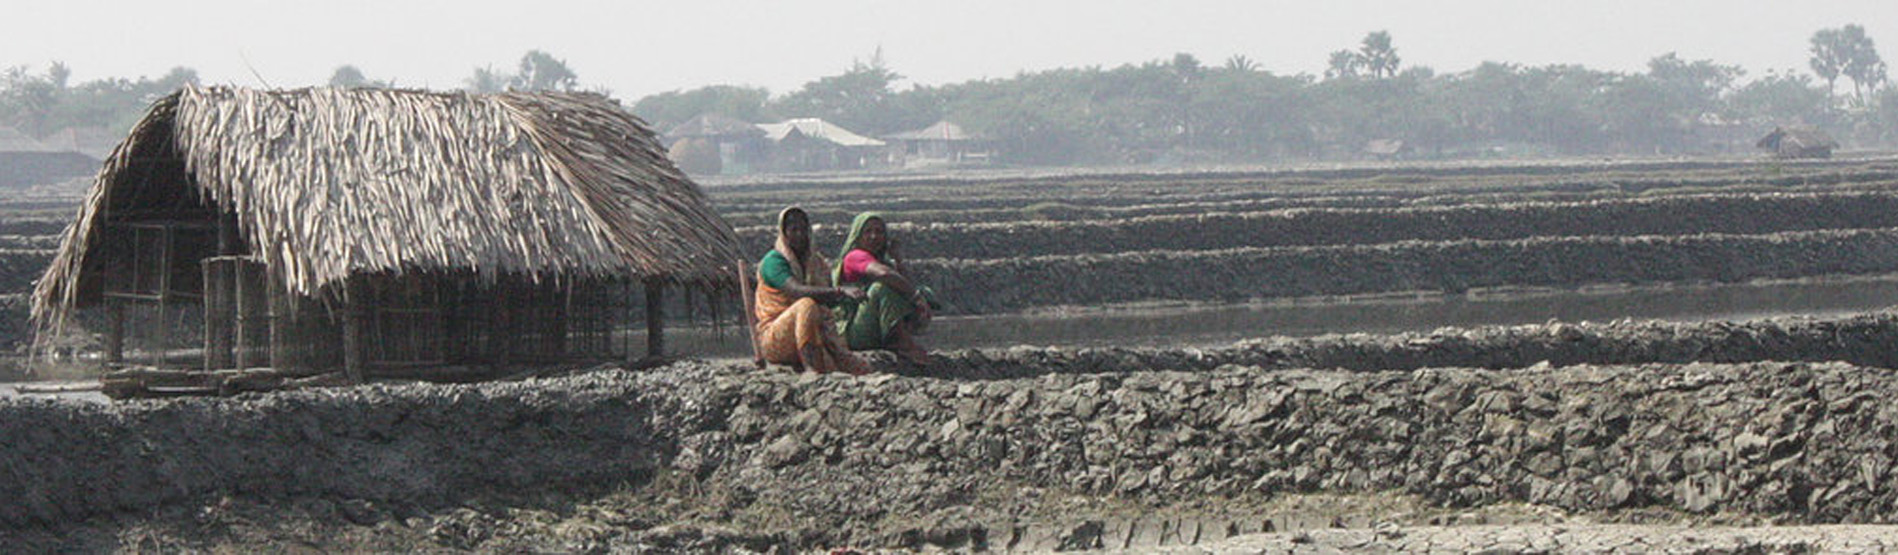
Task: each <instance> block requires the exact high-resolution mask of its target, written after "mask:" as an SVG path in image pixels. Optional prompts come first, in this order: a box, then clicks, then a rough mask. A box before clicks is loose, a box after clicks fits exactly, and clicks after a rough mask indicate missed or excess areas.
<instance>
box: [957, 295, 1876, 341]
mask: <svg viewBox="0 0 1898 555" xmlns="http://www.w3.org/2000/svg"><path fill="white" fill-rule="evenodd" d="M1892 305H1898V278H1884V279H1854V280H1845V281H1826V282H1818V281H1804V282H1786V283H1771V284H1753V285H1721V286H1702V287H1668V288H1640V289H1619V290H1592V291H1544V292H1535V293H1520V294H1512V295H1490V296H1477V295H1469V296H1464V295H1456V296H1451V295H1435V296H1423V297H1414V298H1402V299H1391V298H1384V299H1371V300H1357V301H1352V300H1342V301H1332V302H1325V303H1317V302H1301V303H1268V304H1255V305H1243V306H1224V307H1197V308H1165V309H1147V310H1134V309H1127V310H1104V311H1098V312H1089V313H1083V314H1076V315H1009V316H990V317H979V318H978V317H955V318H945V319H943V320H941V321H938V322H937V323H936V324H935V326H934V330H933V333H932V334H931V336H930V338H929V343H930V345H931V346H932V347H936V348H946V349H955V348H969V347H995V346H1004V345H1020V344H1029V345H1075V346H1081V345H1085V346H1109V345H1120V346H1159V345H1202V346H1203V345H1215V344H1225V343H1230V342H1232V341H1237V340H1240V339H1246V338H1252V337H1266V336H1274V335H1282V336H1313V335H1322V334H1327V333H1352V332H1366V333H1398V332H1406V331H1429V330H1432V329H1436V328H1439V327H1443V326H1455V327H1474V326H1486V325H1517V324H1531V323H1541V322H1546V321H1548V320H1551V319H1555V320H1561V321H1564V322H1580V321H1584V320H1588V321H1596V322H1603V321H1609V320H1615V319H1620V318H1634V319H1658V320H1672V321H1681V322H1694V321H1705V320H1748V319H1755V318H1764V317H1769V316H1785V315H1795V314H1798V315H1808V316H1837V315H1842V314H1850V313H1856V312H1864V311H1869V310H1877V309H1880V308H1884V307H1887V306H1892Z"/></svg>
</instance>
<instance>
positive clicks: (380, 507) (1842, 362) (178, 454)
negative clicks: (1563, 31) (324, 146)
mask: <svg viewBox="0 0 1898 555" xmlns="http://www.w3.org/2000/svg"><path fill="white" fill-rule="evenodd" d="M1895 336H1898V318H1895V317H1894V316H1893V315H1889V314H1876V315H1866V316H1859V317H1853V318H1845V319H1834V320H1810V319H1796V320H1772V321H1759V322H1748V323H1709V324H1698V325H1673V324H1659V323H1615V324H1607V325H1590V326H1577V325H1570V324H1551V325H1544V326H1524V327H1511V328H1485V329H1476V330H1451V329H1446V330H1441V331H1439V332H1436V333H1431V334H1412V335H1397V336H1370V335H1352V336H1334V337H1324V338H1316V339H1310V340H1284V339H1273V340H1262V341H1253V342H1246V343H1240V344H1236V345H1234V346H1231V347H1228V348H1223V349H1212V350H1204V351H1191V350H1119V349H1090V350H1060V349H1009V350H996V351H968V352H960V353H949V354H946V355H945V356H944V357H943V358H944V360H943V364H942V370H941V373H940V374H939V375H936V376H930V377H924V376H912V375H902V374H903V373H905V372H907V373H914V372H913V371H904V370H902V369H896V370H898V372H897V373H886V374H883V375H878V376H873V377H863V378H853V377H843V376H812V375H791V374H784V373H778V372H769V371H767V372H754V371H749V370H748V369H747V368H746V367H744V366H743V365H738V364H730V365H726V364H712V363H704V362H682V363H678V364H675V365H673V366H670V367H667V368H664V369H660V370H657V371H652V372H646V373H632V372H625V371H620V370H614V369H602V370H596V371H591V372H585V373H581V374H578V375H574V376H570V377H564V378H557V379H546V380H535V381H528V382H515V383H492V384H479V385H407V386H388V385H383V386H368V387H357V388H346V389H333V390H316V391H305V392H291V393H281V394H272V395H263V396H251V397H239V398H233V399H186V400H178V401H170V402H138V403H125V404H115V405H86V404H74V403H58V402H52V401H33V400H11V401H6V402H4V404H0V419H4V420H5V421H6V422H7V423H8V425H7V426H6V427H5V428H4V430H0V445H4V446H5V447H4V448H3V449H0V473H3V474H0V498H4V499H8V500H10V502H9V503H7V504H4V505H0V543H5V544H6V545H9V546H13V547H15V548H34V549H45V548H61V547H64V548H105V547H137V546H144V547H153V548H192V547H197V548H209V547H217V546H220V545H225V546H229V545H248V544H251V543H256V542H272V543H278V542H310V545H316V546H322V547H330V548H358V549H412V548H421V547H430V546H434V547H461V548H483V549H515V548H519V549H560V550H576V549H594V548H613V547H618V548H640V547H648V548H670V549H712V548H745V549H754V550H765V549H771V548H773V547H786V548H795V549H813V548H819V547H825V546H840V545H850V546H863V547H877V548H902V547H911V548H914V547H923V546H930V545H934V546H939V547H956V548H989V549H1035V550H1040V549H1057V548H1128V549H1141V548H1151V547H1161V546H1167V545H1181V544H1204V545H1206V546H1216V545H1226V544H1223V543H1219V542H1227V541H1229V538H1230V537H1234V536H1246V535H1248V534H1258V533H1265V532H1280V533H1289V534H1293V535H1292V536H1261V537H1260V538H1265V539H1257V541H1276V540H1271V539H1270V538H1275V537H1283V538H1285V541H1292V540H1293V539H1295V538H1296V532H1288V530H1297V529H1305V528H1317V529H1324V528H1330V527H1332V526H1347V527H1363V529H1364V530H1372V531H1373V533H1375V531H1376V530H1400V531H1399V532H1397V533H1403V534H1411V535H1415V536H1417V537H1426V536H1428V535H1429V534H1430V533H1431V532H1428V531H1427V530H1422V529H1410V530H1412V531H1410V532H1401V530H1402V529H1400V528H1390V526H1391V525H1411V526H1417V525H1432V524H1436V525H1445V524H1450V525H1468V524H1480V523H1484V522H1528V523H1545V524H1546V523H1548V522H1550V521H1551V520H1553V521H1554V522H1556V523H1557V524H1560V525H1564V526H1572V525H1575V523H1577V522H1586V521H1592V520H1597V519H1600V520H1609V521H1628V522H1663V523H1708V522H1738V523H1768V522H1770V523H1799V524H1838V523H1844V524H1877V523H1886V522H1890V521H1891V520H1892V519H1893V518H1898V490H1895V489H1894V488H1892V487H1891V485H1890V484H1892V481H1893V479H1894V476H1893V475H1892V474H1893V461H1894V459H1898V444H1895V443H1894V442H1895V441H1898V432H1894V430H1895V429H1898V406H1894V405H1893V404H1891V403H1889V402H1888V400H1889V399H1891V398H1892V397H1893V396H1894V395H1898V373H1894V372H1893V371H1892V370H1888V369H1887V368H1889V367H1890V366H1891V358H1892V357H1893V356H1894V355H1893V354H1892V352H1891V351H1892V350H1891V349H1890V348H1889V346H1890V345H1894V344H1898V342H1894V339H1895ZM1681 359H1687V360H1696V361H1701V362H1687V363H1682V362H1679V361H1680V360H1681ZM1459 361H1460V362H1459ZM1544 361H1547V362H1544ZM1485 367H1488V368H1485ZM1314 499H1317V500H1324V499H1332V500H1333V501H1331V502H1326V503H1321V502H1317V501H1312V500H1314ZM1327 507H1328V508H1327ZM1578 518H1579V519H1581V520H1573V519H1578ZM1379 524H1386V527H1385V528H1377V525H1379ZM1875 530H1882V529H1875ZM132 532H136V534H133V533H132ZM1347 532H1348V531H1344V532H1328V531H1322V530H1315V531H1312V532H1310V533H1308V535H1307V536H1305V538H1306V539H1307V540H1311V541H1320V540H1323V538H1327V537H1345V536H1335V535H1336V534H1345V533H1347ZM1351 533H1356V532H1351ZM1326 534H1333V536H1327V535H1326ZM1876 535H1877V534H1874V536H1876ZM1350 537H1356V536H1350ZM1577 537H1579V536H1577ZM1230 541H1236V542H1241V543H1237V544H1232V545H1239V546H1244V545H1250V544H1245V543H1243V542H1244V541H1250V540H1244V539H1232V540H1230ZM1301 541H1303V540H1301ZM1324 541H1328V540H1324ZM1367 545H1368V544H1367ZM1573 545H1577V546H1584V547H1583V548H1586V547H1585V546H1586V545H1594V544H1579V543H1577V544H1573ZM1749 545H1752V544H1749ZM1759 545H1767V544H1759ZM1773 545H1777V544H1773ZM1810 545H1815V546H1816V545H1820V544H1810ZM1841 545H1843V544H1841ZM1852 545H1867V544H1852Z"/></svg>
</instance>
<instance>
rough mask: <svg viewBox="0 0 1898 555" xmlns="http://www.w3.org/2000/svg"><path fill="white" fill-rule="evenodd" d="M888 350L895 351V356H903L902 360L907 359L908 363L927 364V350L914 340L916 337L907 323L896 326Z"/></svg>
mask: <svg viewBox="0 0 1898 555" xmlns="http://www.w3.org/2000/svg"><path fill="white" fill-rule="evenodd" d="M890 350H892V351H895V352H896V355H897V356H900V357H903V360H906V361H909V363H910V364H914V365H917V366H929V350H928V349H925V348H923V346H922V345H921V344H919V343H917V342H916V337H915V336H914V335H913V334H912V333H911V332H910V329H909V326H907V325H905V326H897V327H896V333H895V334H894V337H892V338H891V341H890Z"/></svg>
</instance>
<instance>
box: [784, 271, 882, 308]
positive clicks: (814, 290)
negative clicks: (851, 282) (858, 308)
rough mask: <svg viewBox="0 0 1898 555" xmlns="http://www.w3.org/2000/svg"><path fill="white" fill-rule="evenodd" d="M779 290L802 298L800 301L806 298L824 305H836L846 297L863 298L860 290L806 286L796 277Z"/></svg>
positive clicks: (787, 281)
mask: <svg viewBox="0 0 1898 555" xmlns="http://www.w3.org/2000/svg"><path fill="white" fill-rule="evenodd" d="M779 289H781V290H783V291H784V292H785V293H789V294H790V295H791V296H792V297H795V298H800V299H801V298H804V297H810V298H812V299H816V300H817V302H819V303H824V304H829V303H834V302H837V301H838V300H840V299H843V298H845V297H848V298H853V299H861V298H863V290H862V289H858V288H855V287H824V286H821V285H805V284H804V282H802V281H799V280H798V279H797V278H796V277H795V276H794V277H791V278H790V279H786V280H784V287H779Z"/></svg>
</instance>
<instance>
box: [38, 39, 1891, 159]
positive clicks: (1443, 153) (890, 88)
mask: <svg viewBox="0 0 1898 555" xmlns="http://www.w3.org/2000/svg"><path fill="white" fill-rule="evenodd" d="M1810 48H1811V50H1810V59H1809V62H1810V63H1809V66H1810V68H1809V69H1810V70H1811V73H1810V74H1806V73H1800V72H1793V71H1791V70H1787V71H1783V72H1768V73H1766V74H1765V75H1763V76H1761V77H1758V78H1755V79H1751V80H1745V79H1744V78H1745V77H1746V74H1745V72H1744V71H1742V70H1741V69H1740V68H1739V67H1737V66H1731V65H1723V64H1719V63H1716V62H1714V61H1712V60H1689V59H1684V58H1681V57H1680V56H1678V55H1676V54H1673V53H1668V54H1663V55H1661V56H1657V57H1655V58H1653V59H1652V60H1650V61H1649V62H1648V67H1647V70H1646V71H1645V72H1614V71H1600V70H1594V69H1589V68H1586V67H1581V66H1574V65H1549V66H1523V65H1518V64H1511V63H1501V62H1489V63H1485V64H1482V65H1480V66H1477V67H1475V68H1472V69H1470V70H1467V71H1463V72H1459V73H1449V74H1438V73H1436V72H1434V71H1432V70H1431V69H1430V68H1426V67H1420V66H1409V67H1406V66H1403V65H1402V58H1401V57H1400V56H1399V55H1398V49H1397V47H1396V46H1395V44H1394V41H1393V39H1392V37H1391V35H1390V34H1389V33H1388V32H1384V31H1377V32H1373V33H1370V34H1368V35H1367V36H1365V37H1364V38H1363V40H1362V41H1361V42H1360V44H1359V45H1358V46H1357V47H1356V48H1350V49H1343V50H1338V51H1336V52H1333V53H1332V54H1331V55H1330V58H1329V60H1328V64H1327V69H1326V71H1325V72H1324V75H1322V76H1310V75H1278V74H1274V73H1272V72H1269V71H1265V70H1263V69H1261V68H1260V67H1259V64H1258V63H1256V62H1254V61H1252V60H1251V59H1249V58H1246V57H1245V56H1232V57H1230V58H1228V59H1226V60H1225V62H1224V63H1223V64H1221V65H1218V66H1207V65H1204V64H1202V63H1201V62H1200V61H1199V60H1198V59H1197V58H1195V57H1194V56H1192V55H1189V54H1178V55H1175V56H1173V57H1172V58H1170V59H1164V60H1154V61H1149V62H1144V63H1138V64H1128V65H1123V66H1120V67H1115V68H1103V67H1099V66H1094V67H1085V68H1065V69H1054V70H1047V71H1036V72H1023V73H1020V74H1017V75H1015V76H1013V77H1009V78H1000V79H984V80H976V81H968V82H963V83H953V84H945V85H938V86H924V85H911V86H907V87H899V86H898V84H899V83H901V82H902V81H903V77H902V76H901V75H900V74H898V73H897V72H896V71H895V70H893V69H891V68H890V67H889V66H888V65H887V64H886V63H885V61H884V60H883V57H882V55H881V52H878V53H876V54H874V55H872V56H871V57H870V58H869V59H867V60H858V61H855V62H853V63H852V64H851V65H850V66H849V68H848V69H846V70H845V71H843V72H842V73H839V74H837V75H831V76H825V77H820V78H818V79H816V80H814V81H811V82H809V83H806V84H804V85H803V86H802V87H801V88H799V89H797V90H795V91H791V92H789V93H786V94H782V95H773V94H772V93H771V92H770V91H768V90H766V89H763V88H758V87H747V86H733V85H712V86H706V87H700V88H695V89H690V90H680V91H672V92H666V93H660V94H655V95H650V96H647V97H644V98H641V99H639V100H638V101H637V102H634V103H633V104H632V110H633V111H634V112H635V113H637V114H639V115H640V116H641V117H643V118H645V119H647V120H648V121H650V122H652V123H653V125H654V127H655V128H656V129H658V130H661V131H663V130H665V129H668V128H670V127H672V126H673V125H676V124H678V123H682V122H684V121H685V120H687V119H690V118H692V117H694V116H697V115H699V114H702V113H708V112H716V113H722V114H725V115H728V116H732V117H736V118H739V119H743V120H746V121H752V122H769V121H777V120H781V119H784V118H791V117H820V118H824V119H826V120H829V121H832V122H834V123H836V124H838V125H841V126H844V127H846V128H849V129H851V130H854V131H857V132H859V133H863V134H867V135H882V134H888V133H894V132H899V131H905V130H911V129H917V128H921V127H924V126H927V125H929V124H931V123H933V122H935V121H937V120H944V119H946V120H950V121H953V122H956V123H958V124H960V125H962V126H963V127H964V128H965V129H968V130H970V131H973V132H976V133H980V134H982V135H985V136H987V137H989V138H991V139H993V140H994V141H995V142H996V143H997V145H996V146H997V148H996V150H997V151H998V156H999V157H1000V158H1001V159H1002V160H1003V161H1005V162H1008V163H1016V164H1029V165H1067V164H1123V163H1151V162H1258V161H1273V160H1288V159H1313V158H1318V159H1338V158H1354V157H1361V156H1365V155H1366V153H1365V150H1366V145H1368V144H1370V143H1372V142H1379V143H1383V144H1387V145H1388V144H1402V145H1404V149H1405V152H1406V153H1405V154H1399V155H1408V156H1414V157H1468V156H1487V155H1495V154H1499V153H1500V154H1509V155H1595V154H1630V153H1634V154H1697V153H1707V152H1717V151H1720V150H1723V149H1729V148H1738V147H1744V146H1745V143H1746V142H1747V139H1748V138H1756V137H1757V136H1758V135H1759V134H1763V133H1764V132H1765V131H1767V130H1769V129H1771V128H1772V127H1773V126H1775V125H1784V124H1800V125H1811V126H1816V127H1818V128H1820V129H1823V130H1826V131H1828V132H1830V133H1832V134H1833V135H1834V136H1835V137H1837V138H1839V139H1840V140H1841V141H1843V142H1845V143H1846V144H1847V145H1848V146H1850V147H1860V148H1892V147H1894V146H1898V89H1894V88H1893V87H1891V86H1889V84H1888V76H1887V72H1886V66H1885V63H1884V61H1883V60H1882V59H1880V57H1879V55H1878V52H1877V49H1876V47H1875V45H1874V43H1873V41H1872V39H1871V38H1870V37H1868V36H1866V34H1865V30H1864V28H1863V27H1860V26H1858V25H1846V26H1843V27H1839V28H1833V29H1823V30H1820V31H1818V32H1817V33H1815V34H1814V35H1813V36H1812V38H1811V41H1810ZM70 73H71V72H70V70H69V69H68V68H66V67H65V66H64V65H63V64H58V63H55V64H53V65H52V67H50V68H49V69H48V70H47V71H45V72H44V73H33V72H31V71H29V70H27V69H26V68H20V67H15V68H11V69H7V70H5V71H4V72H0V124H5V125H10V126H13V127H16V128H18V129H20V130H22V131H25V132H27V133H29V134H35V135H44V134H46V133H50V132H52V131H56V130H58V129H62V128H65V127H71V126H101V127H108V128H112V129H117V130H123V129H125V128H128V127H129V126H130V125H131V123H132V122H133V121H135V120H136V119H137V118H138V117H139V115H141V114H142V113H143V111H144V109H145V106H146V105H147V104H148V103H149V102H150V101H151V100H152V99H154V98H156V97H157V96H158V95H161V94H164V93H166V92H170V91H171V90H174V89H176V88H177V87H179V86H181V85H183V84H185V83H194V82H196V81H197V77H196V74H195V72H193V71H192V70H190V69H186V68H178V69H174V70H172V71H171V72H170V73H168V74H166V75H165V76H163V77H160V78H157V79H145V78H140V79H138V80H136V81H133V80H125V79H102V80H98V81H92V82H87V83H80V84H72V83H69V82H68V77H69V76H70ZM329 84H330V85H334V86H348V87H378V86H382V87H386V86H395V85H396V84H395V83H394V82H392V81H379V80H374V79H371V78H369V77H368V76H366V75H364V74H363V72H362V71H361V70H360V69H358V68H356V67H355V66H353V65H345V66H342V67H339V68H337V69H336V71H335V73H334V74H333V75H332V77H331V79H330V82H329ZM1842 84H1847V85H1849V87H1848V88H1847V89H1846V93H1845V94H1840V93H1839V90H1840V85H1842ZM463 87H464V88H465V89H467V90H471V91H477V92H495V91H501V90H507V89H551V90H583V89H585V87H584V85H583V84H582V82H581V81H580V78H579V76H578V75H577V74H576V73H575V72H574V71H573V70H572V69H571V68H569V67H568V66H567V64H566V63H565V62H564V61H563V60H560V59H558V58H556V57H554V56H552V55H550V54H548V53H546V52H542V51H538V50H535V51H530V52H528V53H527V54H526V55H524V56H522V58H521V60H520V61H519V63H518V64H517V65H516V66H515V67H514V68H512V69H511V70H496V69H493V68H491V67H486V68H477V69H475V70H474V71H473V72H472V75H470V76H469V77H468V78H467V79H466V80H465V81H464V82H463Z"/></svg>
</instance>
